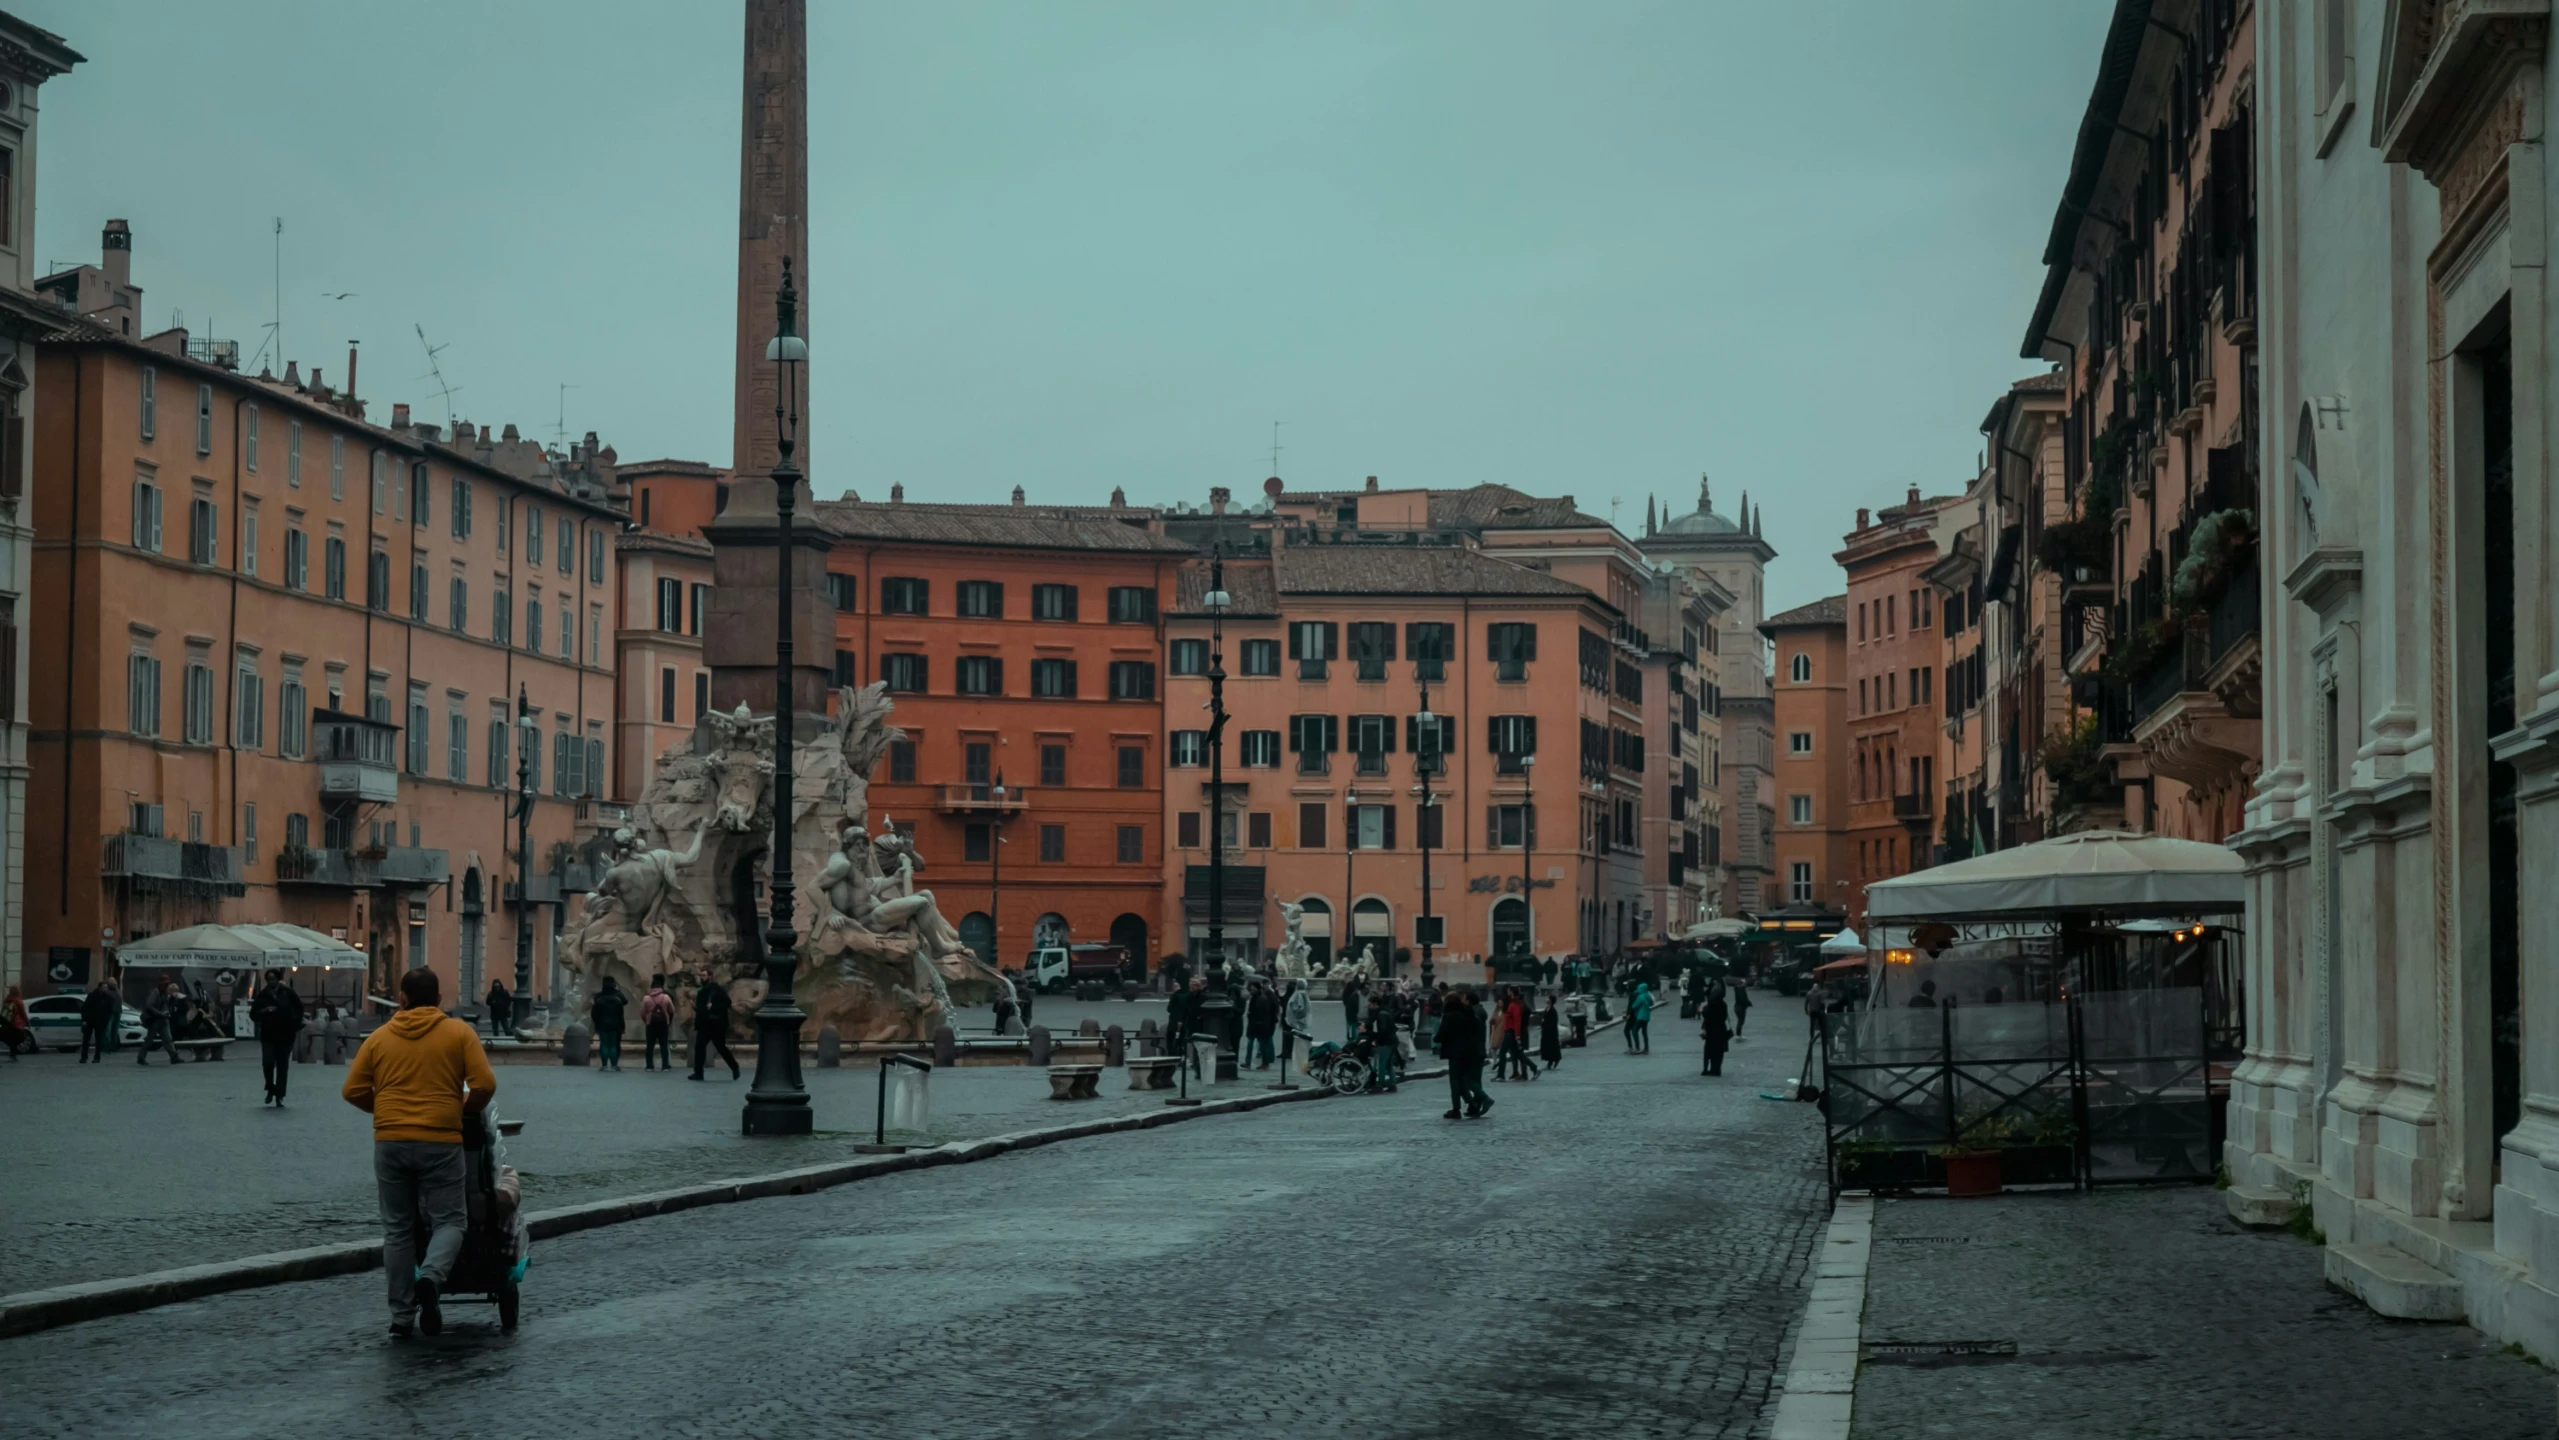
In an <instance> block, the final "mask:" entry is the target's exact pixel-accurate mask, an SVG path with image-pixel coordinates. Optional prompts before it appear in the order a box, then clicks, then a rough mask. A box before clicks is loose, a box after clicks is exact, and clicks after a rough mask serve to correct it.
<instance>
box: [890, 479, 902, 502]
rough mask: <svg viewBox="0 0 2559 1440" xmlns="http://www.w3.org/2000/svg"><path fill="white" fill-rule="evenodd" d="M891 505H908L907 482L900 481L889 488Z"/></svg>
mask: <svg viewBox="0 0 2559 1440" xmlns="http://www.w3.org/2000/svg"><path fill="white" fill-rule="evenodd" d="M889 503H890V504H892V505H903V504H905V503H906V482H905V481H903V480H900V481H898V482H897V483H895V484H893V485H891V486H889Z"/></svg>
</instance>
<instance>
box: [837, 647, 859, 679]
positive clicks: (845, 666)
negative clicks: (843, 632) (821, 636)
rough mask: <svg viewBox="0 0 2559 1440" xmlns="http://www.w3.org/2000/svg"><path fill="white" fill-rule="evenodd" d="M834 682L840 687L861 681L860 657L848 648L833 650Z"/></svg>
mask: <svg viewBox="0 0 2559 1440" xmlns="http://www.w3.org/2000/svg"><path fill="white" fill-rule="evenodd" d="M835 683H836V685H837V686H838V687H839V688H841V687H843V686H847V685H859V684H861V683H862V657H861V656H860V655H858V654H855V653H854V652H853V651H850V650H838V651H836V652H835Z"/></svg>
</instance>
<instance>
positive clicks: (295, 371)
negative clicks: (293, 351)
mask: <svg viewBox="0 0 2559 1440" xmlns="http://www.w3.org/2000/svg"><path fill="white" fill-rule="evenodd" d="M284 383H285V384H287V385H290V386H292V387H293V388H294V389H296V390H299V389H301V388H302V362H301V361H299V360H287V361H285V362H284Z"/></svg>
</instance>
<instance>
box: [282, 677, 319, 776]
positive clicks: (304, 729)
mask: <svg viewBox="0 0 2559 1440" xmlns="http://www.w3.org/2000/svg"><path fill="white" fill-rule="evenodd" d="M310 725H311V699H310V695H309V692H307V691H305V690H304V689H303V688H302V667H301V666H299V665H296V664H293V663H291V662H287V663H286V665H285V667H284V683H283V684H282V685H279V686H277V687H276V692H275V728H276V743H275V753H277V754H278V755H281V756H283V757H284V758H285V759H287V760H299V759H301V758H302V752H303V750H304V748H305V742H306V741H307V740H308V738H309V736H310V733H311V730H310Z"/></svg>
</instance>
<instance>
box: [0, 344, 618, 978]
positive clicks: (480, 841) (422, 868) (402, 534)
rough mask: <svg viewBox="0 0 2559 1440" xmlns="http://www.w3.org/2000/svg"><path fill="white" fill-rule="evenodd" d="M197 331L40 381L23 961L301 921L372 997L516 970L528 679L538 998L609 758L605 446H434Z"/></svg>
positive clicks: (418, 433)
mask: <svg viewBox="0 0 2559 1440" xmlns="http://www.w3.org/2000/svg"><path fill="white" fill-rule="evenodd" d="M187 349H188V345H187V336H186V335H185V333H184V332H181V331H172V332H168V333H165V334H162V335H157V336H153V337H150V338H149V339H147V340H144V341H140V342H135V341H128V340H124V339H122V338H119V337H114V336H112V335H109V334H107V333H105V332H97V333H96V334H95V335H94V336H92V337H91V338H85V339H76V340H72V341H69V342H66V343H64V344H62V345H60V346H59V347H57V348H56V349H55V350H54V351H53V352H52V353H49V354H48V355H47V357H46V358H45V361H44V363H43V366H42V369H41V373H40V375H39V377H38V387H39V389H40V390H41V391H42V393H43V394H44V396H45V398H46V402H47V404H46V409H45V412H44V415H43V419H42V422H41V423H40V425H39V427H38V431H37V436H36V442H35V443H36V453H37V459H38V464H39V466H40V467H41V470H42V472H43V473H44V474H46V475H47V476H49V477H53V479H54V482H55V483H53V484H50V485H48V486H47V487H46V488H45V489H44V490H43V491H41V492H40V493H39V495H38V497H37V498H38V503H37V507H36V523H37V529H38V534H39V539H38V542H37V549H38V554H37V562H36V567H35V595H36V605H35V610H36V613H38V614H39V615H41V616H42V617H43V623H41V624H40V625H38V626H36V627H35V628H34V631H33V633H32V635H31V637H30V640H31V644H30V663H31V667H32V672H33V674H34V675H35V676H36V677H38V678H37V687H36V688H37V691H38V694H39V695H40V697H41V699H40V700H39V702H38V703H37V704H36V705H35V706H34V708H33V714H32V715H31V717H30V718H31V721H32V723H33V726H34V731H35V733H34V735H33V737H32V742H33V743H32V750H33V754H34V757H35V775H36V781H35V786H34V790H35V793H34V797H33V799H34V811H33V816H32V824H31V826H30V828H31V830H32V831H33V833H34V835H35V836H37V837H41V840H40V843H37V844H34V845H33V846H32V847H31V850H30V854H29V860H30V874H29V888H30V891H31V893H32V894H33V895H34V896H35V897H36V901H37V903H34V904H31V906H30V911H29V916H28V945H29V961H28V963H27V964H26V965H25V966H24V967H22V976H21V978H24V979H26V980H28V981H29V982H31V983H32V982H35V981H38V980H40V979H42V966H41V965H39V964H38V963H37V961H38V960H39V959H41V958H43V957H45V956H47V955H48V953H49V947H53V946H61V947H65V948H66V952H68V953H71V954H76V955H79V956H81V957H82V958H83V959H84V960H85V961H86V962H87V965H88V973H90V974H92V975H94V974H96V973H98V965H99V962H100V960H101V959H102V958H104V957H103V956H102V955H101V953H100V952H101V950H102V949H112V947H113V946H114V945H116V944H119V943H122V942H124V941H128V940H131V939H135V938H139V937H143V936H148V935H151V934H155V933H159V932H161V931H165V930H170V929H175V928H178V927H180V926H184V925H188V924H194V923H197V922H200V921H252V922H254V921H271V920H287V921H293V922H297V923H301V924H305V925H309V926H311V927H313V928H315V929H319V930H321V931H323V932H332V931H334V932H339V933H342V934H344V935H345V936H346V937H347V938H348V939H350V940H351V941H353V942H355V943H358V944H361V945H363V946H364V947H365V948H366V949H367V950H369V951H370V952H371V953H372V954H373V956H374V957H375V960H374V974H373V976H372V985H373V993H375V994H387V993H389V986H390V985H391V984H392V983H393V982H394V981H395V980H396V976H397V973H398V972H399V971H400V970H402V969H406V968H412V967H416V966H420V965H425V966H431V967H432V968H434V969H435V970H436V971H437V972H438V973H439V974H440V975H442V976H443V977H444V979H445V981H446V983H447V986H448V991H447V993H448V994H462V995H468V996H471V997H474V998H476V995H477V994H478V992H479V990H480V989H481V988H482V987H484V986H485V984H486V983H487V979H488V978H489V977H490V976H493V975H501V974H502V975H504V976H506V977H507V978H508V980H509V983H510V986H512V983H513V970H514V967H513V961H512V951H513V935H514V929H513V921H512V918H511V916H510V915H509V914H508V912H507V908H506V906H505V903H504V891H503V886H504V884H505V882H506V881H507V879H508V878H509V877H510V875H511V874H512V873H513V870H514V860H513V855H514V850H515V836H514V826H513V825H512V824H511V823H510V822H509V820H508V816H507V810H508V804H509V801H508V793H509V791H510V790H511V788H512V787H513V786H514V785H515V783H516V768H515V762H516V759H517V757H518V756H519V755H520V754H521V753H522V746H521V744H520V742H519V740H518V736H519V734H520V731H519V729H518V728H517V727H516V726H515V725H514V724H513V723H512V701H513V699H514V697H515V695H516V693H517V691H518V689H519V688H522V689H523V690H524V691H525V692H526V693H527V694H529V696H530V698H531V701H532V703H533V705H534V707H535V709H536V722H537V724H538V727H539V732H540V736H539V741H538V748H537V751H536V754H535V759H536V764H537V768H536V776H537V787H538V793H539V797H540V798H539V799H538V800H537V801H536V803H535V806H534V811H533V815H534V819H533V827H532V851H533V856H534V875H533V881H534V883H533V887H532V894H533V897H534V899H535V900H536V901H537V902H541V903H538V904H537V905H536V907H535V914H534V923H535V925H536V927H537V936H536V939H537V945H536V956H537V961H536V965H535V973H534V985H535V989H536V991H537V992H541V991H543V990H544V989H545V988H546V987H547V985H548V982H549V974H548V971H549V966H548V963H547V957H548V954H549V943H550V939H551V937H552V935H554V934H555V933H556V930H557V925H558V922H559V918H560V917H559V913H558V906H557V904H556V901H557V897H558V896H559V895H560V893H561V891H562V889H563V888H564V881H565V882H566V885H567V888H570V889H572V890H574V889H575V888H581V886H582V881H581V879H580V872H579V870H578V869H577V868H576V863H575V862H576V853H575V850H574V842H575V840H576V838H577V835H578V827H579V821H580V819H581V818H584V817H585V816H586V813H587V812H588V811H589V810H590V809H591V807H592V803H593V802H592V801H591V800H590V799H589V798H588V797H589V796H590V794H592V793H596V792H601V791H602V790H603V789H604V788H605V783H606V782H605V777H606V776H607V775H609V774H610V763H611V762H610V755H611V750H612V740H611V736H610V735H609V733H608V727H609V723H610V721H611V719H612V717H613V713H614V710H613V704H614V696H613V678H612V669H611V666H612V663H613V655H612V651H611V648H610V647H609V646H608V645H607V643H606V631H605V625H606V623H607V616H608V609H609V607H610V605H611V603H612V599H613V596H614V594H615V576H614V571H615V568H616V565H617V563H618V562H617V557H616V551H615V547H614V544H613V536H614V534H615V533H616V532H618V531H619V530H620V528H621V516H620V513H619V511H618V510H617V509H616V508H615V507H614V505H613V504H612V503H611V497H612V492H613V479H612V452H611V451H610V450H600V449H599V448H598V447H596V446H595V444H594V440H593V437H592V436H590V437H588V439H587V442H586V443H585V444H584V445H583V446H579V447H573V449H572V450H571V452H570V453H569V454H567V455H558V454H552V453H546V452H544V451H543V450H542V449H541V448H540V447H538V446H534V445H531V444H528V443H526V442H523V441H521V440H519V439H517V438H516V435H515V433H514V427H512V426H510V427H507V430H506V432H505V434H504V435H503V436H490V435H487V434H484V433H481V432H478V431H476V430H474V429H473V428H472V427H469V426H467V425H457V426H456V427H455V433H454V434H453V435H452V437H451V438H450V439H447V438H446V437H444V436H443V435H442V433H441V431H440V429H439V427H435V426H428V425H411V424H409V423H408V415H407V408H408V407H406V406H405V405H403V406H397V407H395V409H394V417H393V424H392V425H391V426H389V427H383V426H378V425H373V424H369V423H367V422H365V421H364V420H363V419H362V412H363V407H362V406H361V405H360V404H359V403H358V402H355V401H353V400H351V399H349V398H348V397H346V396H345V395H343V394H341V393H340V392H337V391H334V390H331V389H329V388H328V387H326V386H325V385H322V384H320V383H319V381H318V376H317V374H316V372H315V374H314V375H313V377H312V378H311V380H309V381H304V380H302V379H301V378H300V376H299V374H298V367H289V368H288V370H287V373H286V376H285V378H283V379H281V380H275V379H265V378H257V379H253V378H250V377H246V376H243V375H240V374H238V373H236V372H234V371H231V370H228V369H226V368H223V367H222V366H219V365H215V364H208V363H203V362H201V361H198V360H194V359H189V358H187V354H186V351H187ZM493 742H494V743H495V744H496V745H498V746H502V747H504V748H503V749H498V750H493V748H492V746H493ZM341 746H342V747H344V748H343V749H341V748H339V747H341ZM44 988H46V989H50V988H52V987H51V985H50V984H48V985H46V986H45V987H44Z"/></svg>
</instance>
